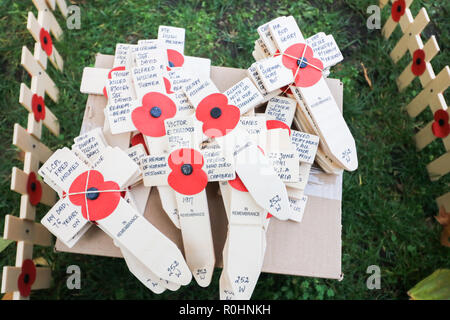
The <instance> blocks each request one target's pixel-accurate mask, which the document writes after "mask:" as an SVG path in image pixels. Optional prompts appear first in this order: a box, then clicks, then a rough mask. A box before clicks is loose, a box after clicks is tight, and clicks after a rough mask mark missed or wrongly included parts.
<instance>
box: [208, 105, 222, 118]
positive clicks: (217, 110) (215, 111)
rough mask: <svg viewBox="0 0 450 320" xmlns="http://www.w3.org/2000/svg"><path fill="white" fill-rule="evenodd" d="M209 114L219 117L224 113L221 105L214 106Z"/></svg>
mask: <svg viewBox="0 0 450 320" xmlns="http://www.w3.org/2000/svg"><path fill="white" fill-rule="evenodd" d="M209 114H210V115H211V118H214V119H217V118H219V117H220V116H221V115H222V109H220V108H219V107H214V108H212V109H211V111H210V112H209Z"/></svg>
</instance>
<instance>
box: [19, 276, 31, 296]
mask: <svg viewBox="0 0 450 320" xmlns="http://www.w3.org/2000/svg"><path fill="white" fill-rule="evenodd" d="M17 287H18V288H19V292H20V295H21V296H22V297H28V296H30V293H31V286H30V285H29V284H28V283H25V274H24V273H21V274H20V275H19V278H17Z"/></svg>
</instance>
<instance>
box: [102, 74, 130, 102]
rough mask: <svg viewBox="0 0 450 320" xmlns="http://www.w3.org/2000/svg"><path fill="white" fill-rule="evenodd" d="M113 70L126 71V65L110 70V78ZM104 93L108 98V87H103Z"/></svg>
mask: <svg viewBox="0 0 450 320" xmlns="http://www.w3.org/2000/svg"><path fill="white" fill-rule="evenodd" d="M113 71H125V67H124V66H120V67H115V68H112V69H111V70H109V73H108V79H111V77H112V73H113ZM103 95H104V96H105V97H106V98H107V99H108V93H107V92H106V87H103Z"/></svg>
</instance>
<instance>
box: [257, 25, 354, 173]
mask: <svg viewBox="0 0 450 320" xmlns="http://www.w3.org/2000/svg"><path fill="white" fill-rule="evenodd" d="M269 29H270V31H271V32H272V33H273V39H274V40H273V41H274V43H275V44H276V45H277V46H278V49H279V51H280V55H274V56H273V57H269V58H266V59H262V60H259V61H257V62H256V63H255V65H256V69H257V70H258V73H259V76H260V77H261V79H262V82H263V84H264V86H265V88H266V90H267V91H271V90H275V89H278V88H280V87H283V86H285V85H290V89H291V93H292V94H293V95H294V97H295V98H296V100H297V101H298V103H299V104H301V105H304V106H305V109H306V110H307V112H308V116H309V117H308V119H311V121H313V124H311V127H312V128H313V129H314V134H316V135H318V136H320V138H321V143H322V147H323V149H324V151H325V152H326V154H327V156H328V157H329V158H330V159H332V160H333V162H335V163H336V164H337V165H338V166H339V167H341V168H344V169H345V170H348V171H354V170H356V169H357V167H358V158H357V152H356V145H355V140H354V138H353V136H352V134H351V132H350V130H349V128H348V126H347V124H346V122H345V120H344V118H343V116H342V114H341V112H340V110H339V107H338V106H337V103H336V100H335V99H334V97H333V96H332V94H331V91H330V89H329V87H328V85H327V84H326V82H325V79H324V78H323V70H324V64H323V62H322V60H321V59H319V58H317V57H316V54H315V52H314V51H313V49H312V47H311V46H310V45H308V44H307V43H306V41H305V38H304V37H303V35H302V33H301V31H300V29H299V28H298V25H297V23H296V22H295V20H293V18H290V17H289V18H285V19H284V20H281V21H278V20H275V21H274V22H273V24H271V23H269ZM277 30H280V31H277ZM284 34H289V35H290V36H289V37H285V36H283V35H284ZM268 41H269V40H268ZM285 91H286V90H285Z"/></svg>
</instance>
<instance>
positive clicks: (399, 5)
mask: <svg viewBox="0 0 450 320" xmlns="http://www.w3.org/2000/svg"><path fill="white" fill-rule="evenodd" d="M405 10H406V3H405V0H397V1H395V2H394V3H393V4H392V7H391V16H392V20H394V21H395V22H399V21H400V18H401V17H402V16H403V15H404V14H405Z"/></svg>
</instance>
